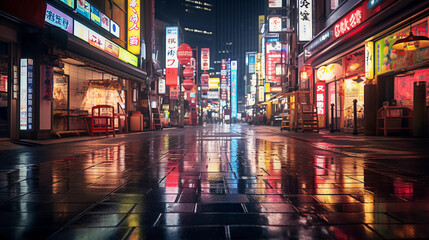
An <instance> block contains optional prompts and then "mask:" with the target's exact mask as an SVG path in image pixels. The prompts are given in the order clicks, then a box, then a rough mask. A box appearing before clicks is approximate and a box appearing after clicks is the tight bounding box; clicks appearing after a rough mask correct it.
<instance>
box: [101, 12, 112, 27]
mask: <svg viewBox="0 0 429 240" xmlns="http://www.w3.org/2000/svg"><path fill="white" fill-rule="evenodd" d="M100 16H101V27H102V28H104V30H106V31H110V19H109V18H108V17H107V16H106V15H104V14H103V13H100Z"/></svg>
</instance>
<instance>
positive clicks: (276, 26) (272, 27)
mask: <svg viewBox="0 0 429 240" xmlns="http://www.w3.org/2000/svg"><path fill="white" fill-rule="evenodd" d="M268 31H269V32H281V31H282V18H281V17H269V18H268Z"/></svg>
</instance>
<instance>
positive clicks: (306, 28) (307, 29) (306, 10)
mask: <svg viewBox="0 0 429 240" xmlns="http://www.w3.org/2000/svg"><path fill="white" fill-rule="evenodd" d="M297 2H298V27H299V32H298V37H299V41H310V40H311V39H312V38H313V27H312V25H313V23H312V22H313V19H312V11H313V7H312V0H298V1H297Z"/></svg>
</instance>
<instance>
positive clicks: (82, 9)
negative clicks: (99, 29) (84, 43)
mask: <svg viewBox="0 0 429 240" xmlns="http://www.w3.org/2000/svg"><path fill="white" fill-rule="evenodd" d="M90 10H91V4H89V3H88V2H87V1H86V0H79V1H77V5H76V12H78V13H80V14H82V15H83V16H85V17H86V18H88V19H91V15H90Z"/></svg>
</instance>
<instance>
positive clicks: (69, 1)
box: [61, 0, 74, 9]
mask: <svg viewBox="0 0 429 240" xmlns="http://www.w3.org/2000/svg"><path fill="white" fill-rule="evenodd" d="M61 2H63V3H64V4H67V5H68V6H69V7H71V8H73V9H74V0H61Z"/></svg>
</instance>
